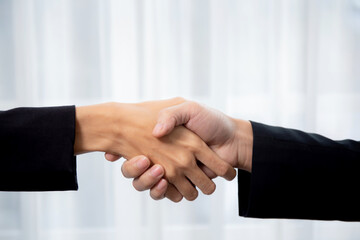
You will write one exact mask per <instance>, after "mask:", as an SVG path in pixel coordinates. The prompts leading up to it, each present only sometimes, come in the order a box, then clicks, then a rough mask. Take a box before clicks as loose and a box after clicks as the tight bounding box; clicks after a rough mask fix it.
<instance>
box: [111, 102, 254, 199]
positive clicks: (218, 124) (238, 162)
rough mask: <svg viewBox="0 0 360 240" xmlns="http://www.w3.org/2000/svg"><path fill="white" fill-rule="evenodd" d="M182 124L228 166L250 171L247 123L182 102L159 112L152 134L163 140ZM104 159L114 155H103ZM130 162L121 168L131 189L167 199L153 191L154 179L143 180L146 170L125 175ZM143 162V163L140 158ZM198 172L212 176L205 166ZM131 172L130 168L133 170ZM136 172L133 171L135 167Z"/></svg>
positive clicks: (162, 192) (163, 193) (250, 144)
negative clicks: (132, 182) (129, 180)
mask: <svg viewBox="0 0 360 240" xmlns="http://www.w3.org/2000/svg"><path fill="white" fill-rule="evenodd" d="M179 125H184V126H185V127H186V128H188V129H190V130H191V131H192V132H194V133H196V134H197V135H198V136H200V137H201V138H202V140H204V142H206V143H207V144H208V145H209V147H210V148H211V149H212V150H213V151H214V152H216V153H217V154H218V155H219V156H220V157H221V159H223V160H224V161H226V162H227V163H229V164H230V165H231V166H233V167H235V168H239V169H243V170H246V171H249V172H251V160H252V147H253V133H252V127H251V123H250V122H249V121H244V120H238V119H232V118H230V117H228V116H226V115H225V114H223V113H221V112H219V111H217V110H214V109H211V108H207V107H205V106H202V105H200V104H198V103H195V102H190V101H185V102H182V103H180V104H178V105H175V106H171V107H168V108H165V109H163V110H161V111H160V112H159V116H158V119H157V125H156V126H155V128H154V129H153V135H154V136H156V137H163V136H165V135H167V134H169V133H171V132H172V131H173V130H174V129H175V127H176V126H179ZM105 157H106V158H107V159H108V158H110V157H112V158H113V159H116V158H117V156H113V155H106V156H105ZM133 161H134V160H133V159H130V160H129V161H127V162H125V163H124V165H123V173H127V174H128V175H127V176H128V177H131V178H134V183H135V182H136V184H134V187H135V188H136V189H137V190H139V191H143V190H147V189H151V191H150V195H151V196H152V198H154V199H161V198H164V197H166V196H167V194H166V193H167V192H166V190H164V188H161V189H159V188H157V184H158V183H159V181H158V180H157V178H160V176H157V178H156V179H155V178H144V177H142V176H143V175H146V174H147V171H143V170H141V171H140V170H133V171H132V172H131V173H128V169H129V168H130V166H132V165H134V162H133ZM143 161H146V160H145V159H144V158H143ZM200 167H201V169H202V170H203V171H204V172H205V173H206V174H207V175H208V176H209V177H211V178H213V177H215V176H216V174H215V173H214V172H213V171H211V169H209V168H208V167H206V166H203V165H201V166H200ZM133 169H134V168H133ZM135 169H136V168H135Z"/></svg>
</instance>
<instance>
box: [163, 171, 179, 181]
mask: <svg viewBox="0 0 360 240" xmlns="http://www.w3.org/2000/svg"><path fill="white" fill-rule="evenodd" d="M177 178H178V177H177V174H176V171H175V170H174V169H169V170H167V171H166V179H167V180H168V181H169V183H175V182H176V180H177Z"/></svg>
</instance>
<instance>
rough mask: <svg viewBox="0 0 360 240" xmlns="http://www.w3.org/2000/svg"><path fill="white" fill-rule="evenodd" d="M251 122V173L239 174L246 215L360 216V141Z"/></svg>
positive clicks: (241, 209)
mask: <svg viewBox="0 0 360 240" xmlns="http://www.w3.org/2000/svg"><path fill="white" fill-rule="evenodd" d="M252 127H253V133H254V146H253V163H252V173H251V174H250V173H247V172H244V171H239V174H238V183H239V213H240V215H241V216H245V217H256V218H296V219H321V220H344V221H359V220H360V142H356V141H352V140H344V141H333V140H330V139H327V138H325V137H322V136H320V135H317V134H308V133H304V132H301V131H297V130H291V129H285V128H280V127H271V126H266V125H263V124H260V123H255V122H252Z"/></svg>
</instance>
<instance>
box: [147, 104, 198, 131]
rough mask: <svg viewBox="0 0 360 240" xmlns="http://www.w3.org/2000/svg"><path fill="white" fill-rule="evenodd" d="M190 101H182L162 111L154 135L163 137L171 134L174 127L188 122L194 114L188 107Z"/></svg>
mask: <svg viewBox="0 0 360 240" xmlns="http://www.w3.org/2000/svg"><path fill="white" fill-rule="evenodd" d="M188 106H189V103H187V102H185V103H181V104H179V105H175V106H172V107H168V108H165V109H163V110H161V111H160V113H159V117H158V120H157V124H156V125H155V127H154V130H153V135H154V136H155V137H163V136H165V135H167V134H169V133H170V132H171V131H172V130H173V129H174V127H176V126H179V125H182V124H186V123H187V122H188V121H189V120H190V119H191V116H192V113H193V111H192V110H191V109H190V108H189V107H188Z"/></svg>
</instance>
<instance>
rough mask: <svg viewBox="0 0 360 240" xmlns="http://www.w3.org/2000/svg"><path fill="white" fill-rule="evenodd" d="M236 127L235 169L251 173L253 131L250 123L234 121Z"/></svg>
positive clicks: (239, 120)
mask: <svg viewBox="0 0 360 240" xmlns="http://www.w3.org/2000/svg"><path fill="white" fill-rule="evenodd" d="M234 121H235V125H236V133H235V139H236V142H237V156H238V157H237V166H236V167H237V168H239V169H242V170H245V171H248V172H251V169H252V155H253V144H254V143H253V142H254V136H253V130H252V126H251V123H250V121H246V120H241V119H234Z"/></svg>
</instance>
